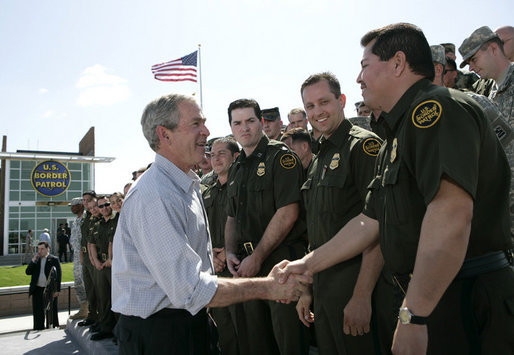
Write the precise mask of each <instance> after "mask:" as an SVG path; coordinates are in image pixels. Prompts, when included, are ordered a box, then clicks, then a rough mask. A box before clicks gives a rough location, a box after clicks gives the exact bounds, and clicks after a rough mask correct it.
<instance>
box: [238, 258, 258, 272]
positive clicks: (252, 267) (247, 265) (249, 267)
mask: <svg viewBox="0 0 514 355" xmlns="http://www.w3.org/2000/svg"><path fill="white" fill-rule="evenodd" d="M260 269H261V262H260V260H257V257H256V256H255V254H252V255H249V256H247V257H246V258H244V259H243V261H241V264H239V268H238V269H237V273H238V274H239V276H240V277H254V276H255V275H257V273H258V272H259V270H260Z"/></svg>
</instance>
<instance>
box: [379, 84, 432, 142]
mask: <svg viewBox="0 0 514 355" xmlns="http://www.w3.org/2000/svg"><path fill="white" fill-rule="evenodd" d="M430 84H431V83H430V80H428V79H421V80H419V81H417V82H416V83H414V84H413V85H412V86H411V87H410V88H408V89H407V91H405V93H404V94H403V95H402V97H401V98H400V100H398V102H397V103H396V105H394V107H393V108H392V110H391V111H390V112H382V114H381V116H383V117H384V125H386V126H387V127H388V128H389V130H390V131H391V132H392V133H393V134H394V133H395V132H396V129H397V128H398V123H399V122H400V121H401V118H402V117H403V115H404V114H405V112H406V111H407V110H408V109H409V107H410V106H411V105H412V103H413V102H414V99H415V98H416V96H417V94H418V92H419V90H422V89H423V88H425V87H427V86H429V85H430Z"/></svg>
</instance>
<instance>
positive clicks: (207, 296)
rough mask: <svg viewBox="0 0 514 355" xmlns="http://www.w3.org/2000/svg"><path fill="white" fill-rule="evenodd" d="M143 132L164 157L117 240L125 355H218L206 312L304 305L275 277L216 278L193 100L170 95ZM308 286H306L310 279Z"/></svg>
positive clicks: (203, 135) (141, 186) (295, 288)
mask: <svg viewBox="0 0 514 355" xmlns="http://www.w3.org/2000/svg"><path fill="white" fill-rule="evenodd" d="M141 124H142V126H143V133H144V135H145V137H146V139H147V140H148V142H149V144H150V147H151V148H152V149H153V150H154V151H155V152H156V153H157V154H156V157H155V162H154V163H153V164H152V166H151V168H150V169H149V170H148V171H147V172H146V173H145V174H144V175H143V176H141V177H140V178H139V179H138V180H137V182H136V183H135V184H134V185H133V186H132V187H131V189H130V191H129V193H128V194H127V197H126V199H125V202H124V205H123V213H122V214H121V215H120V220H119V223H118V227H117V230H116V234H115V236H114V241H113V266H112V310H113V311H114V312H118V313H121V317H120V320H119V322H118V325H117V326H116V329H115V333H116V335H117V337H118V340H119V346H120V354H136V353H156V352H159V353H194V354H217V353H218V352H219V350H218V347H217V337H216V336H215V335H214V334H215V331H213V327H214V325H213V323H212V321H211V320H210V318H209V317H208V315H207V313H206V307H222V306H227V305H229V304H232V303H238V302H242V301H246V300H250V299H257V298H262V299H288V300H294V299H296V298H297V296H298V295H299V293H300V292H301V289H302V288H303V286H302V285H301V284H299V283H298V280H293V281H292V282H291V283H289V284H288V285H285V287H282V285H279V284H278V282H276V277H275V276H276V271H277V270H276V268H275V269H274V270H273V271H272V272H271V273H270V275H268V277H263V278H254V279H244V278H240V279H224V278H218V277H217V276H216V275H215V274H214V267H213V261H212V245H211V240H210V236H209V232H208V222H207V218H206V215H205V210H204V207H203V201H202V196H201V193H200V179H199V177H198V176H197V175H196V174H195V173H194V172H193V171H192V170H191V167H192V166H193V165H194V164H197V163H198V162H200V161H201V160H202V159H203V156H204V154H205V144H206V142H207V136H208V135H209V130H208V129H207V127H206V126H205V117H204V116H203V113H202V112H201V110H200V108H199V106H198V105H197V104H196V102H195V101H194V99H192V98H190V97H186V96H182V95H174V94H172V95H167V96H163V97H161V98H159V99H156V100H154V101H153V102H151V103H150V104H148V106H147V107H146V109H145V111H144V113H143V117H142V119H141ZM303 281H305V280H303Z"/></svg>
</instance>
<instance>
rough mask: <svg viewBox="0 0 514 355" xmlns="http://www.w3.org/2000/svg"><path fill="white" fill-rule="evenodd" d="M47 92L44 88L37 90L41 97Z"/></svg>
mask: <svg viewBox="0 0 514 355" xmlns="http://www.w3.org/2000/svg"><path fill="white" fill-rule="evenodd" d="M47 92H48V89H45V88H41V89H39V93H40V94H42V95H43V94H46V93H47Z"/></svg>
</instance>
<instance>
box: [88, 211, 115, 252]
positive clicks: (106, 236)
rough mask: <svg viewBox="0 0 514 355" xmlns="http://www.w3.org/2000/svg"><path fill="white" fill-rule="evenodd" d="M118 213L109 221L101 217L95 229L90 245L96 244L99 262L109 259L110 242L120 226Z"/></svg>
mask: <svg viewBox="0 0 514 355" xmlns="http://www.w3.org/2000/svg"><path fill="white" fill-rule="evenodd" d="M116 215H117V214H116V213H113V215H112V216H111V218H109V219H108V220H107V221H106V220H105V218H103V217H101V218H100V219H98V220H97V222H96V223H95V224H94V227H93V233H92V236H91V241H90V243H93V244H96V252H97V253H98V260H100V261H102V262H103V261H106V260H107V259H108V258H109V242H111V243H112V239H113V237H114V233H115V232H116V226H117V225H118V218H117V217H116Z"/></svg>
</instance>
